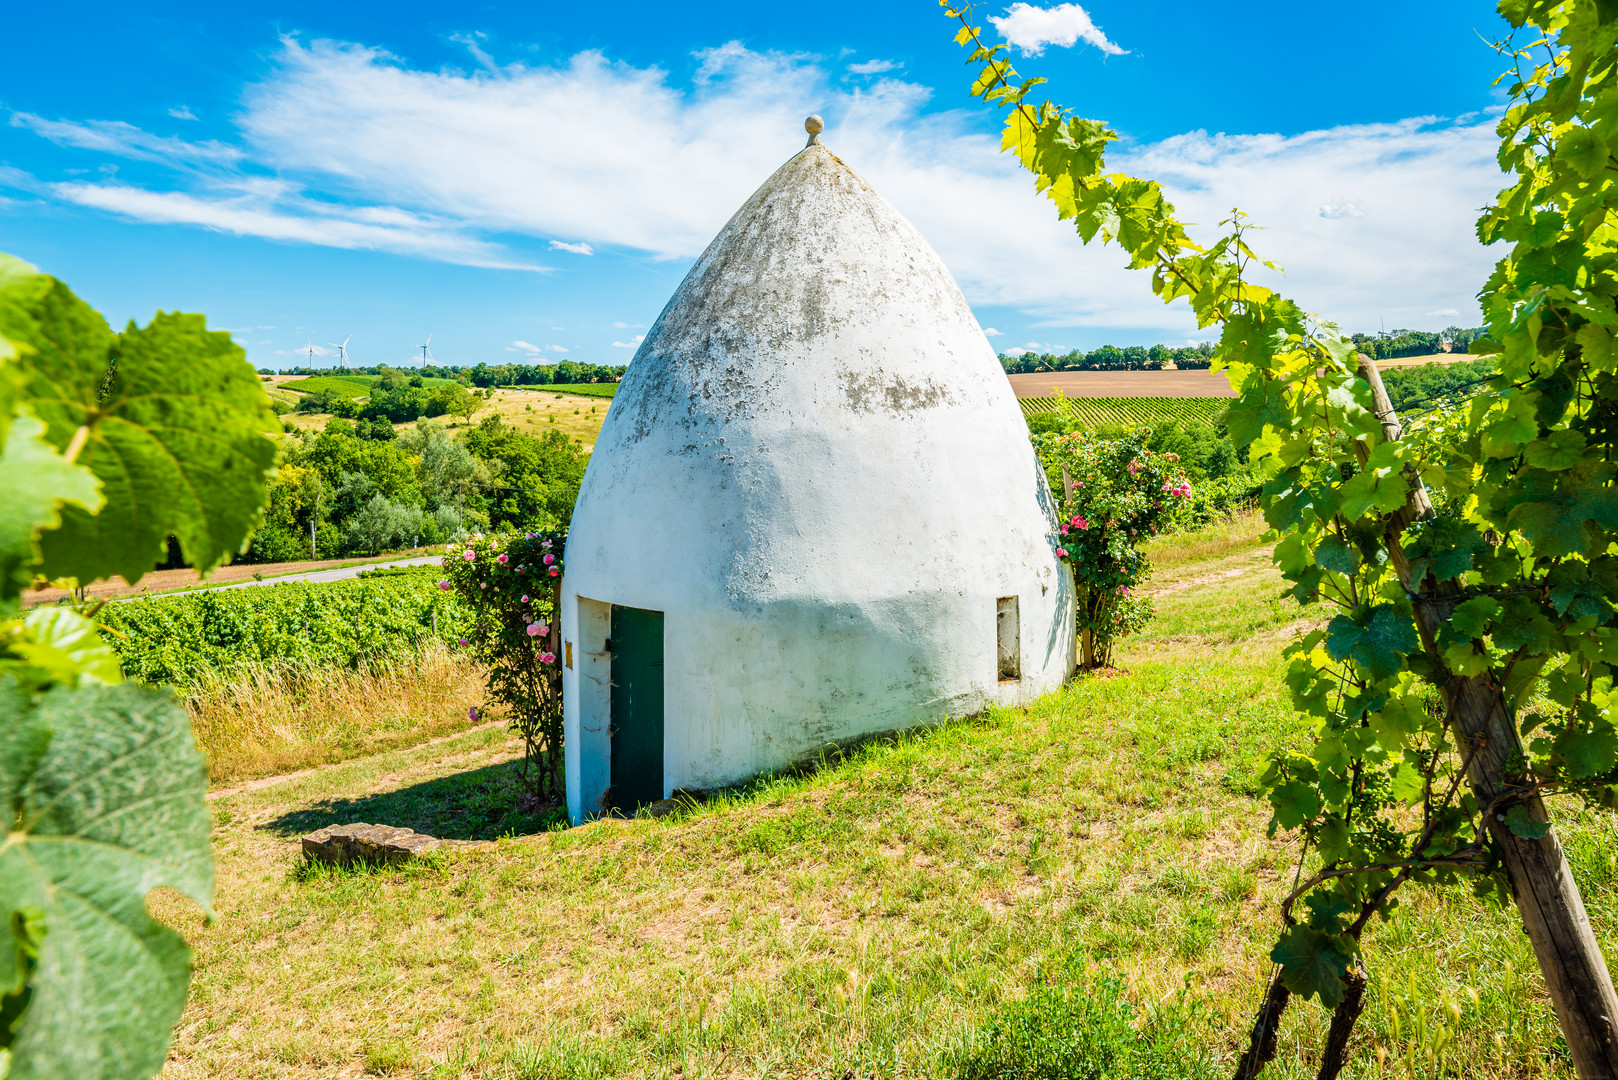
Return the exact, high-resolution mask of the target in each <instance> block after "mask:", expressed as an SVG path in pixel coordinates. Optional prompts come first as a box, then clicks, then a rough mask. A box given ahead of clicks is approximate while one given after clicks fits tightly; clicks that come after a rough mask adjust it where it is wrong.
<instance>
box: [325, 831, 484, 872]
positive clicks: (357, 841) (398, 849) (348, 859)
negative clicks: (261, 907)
mask: <svg viewBox="0 0 1618 1080" xmlns="http://www.w3.org/2000/svg"><path fill="white" fill-rule="evenodd" d="M493 849H494V844H493V842H492V841H488V840H440V839H439V838H438V837H436V836H428V835H427V834H426V833H419V832H416V831H414V830H413V829H401V828H397V827H396V826H393V825H368V824H366V823H365V822H363V821H357V822H355V823H354V824H352V825H328V826H326V827H325V828H324V829H316V830H315V831H314V832H312V833H310V834H309V835H308V836H305V837H304V838H303V853H304V854H305V855H307V856H308V857H309V858H311V859H322V860H325V861H326V862H334V863H338V864H340V865H346V864H348V863H353V862H387V863H402V862H406V861H408V860H410V859H413V858H415V857H416V856H418V855H425V854H427V853H428V852H431V851H490V850H493Z"/></svg>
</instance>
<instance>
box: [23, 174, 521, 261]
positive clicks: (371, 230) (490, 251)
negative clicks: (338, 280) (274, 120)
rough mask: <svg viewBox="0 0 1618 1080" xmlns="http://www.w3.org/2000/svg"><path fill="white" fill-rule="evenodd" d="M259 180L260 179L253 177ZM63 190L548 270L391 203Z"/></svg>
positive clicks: (157, 213) (149, 216) (223, 225)
mask: <svg viewBox="0 0 1618 1080" xmlns="http://www.w3.org/2000/svg"><path fill="white" fill-rule="evenodd" d="M255 186H256V185H255ZM49 190H50V191H51V192H52V193H53V194H55V195H56V197H57V198H59V199H62V200H63V201H65V202H70V203H76V204H78V205H80V206H89V207H94V208H96V209H98V210H105V211H109V212H111V213H115V214H119V215H121V216H124V217H128V218H133V219H135V220H137V221H145V222H154V223H159V224H171V225H196V226H200V227H202V228H206V229H213V230H215V231H218V232H228V233H235V234H236V235H238V236H259V237H264V238H265V239H269V240H282V241H291V242H295V243H305V244H320V245H323V246H325V247H336V248H363V249H371V250H377V251H394V252H399V253H401V254H408V255H425V256H427V257H428V258H435V259H439V260H442V261H444V262H452V263H461V264H463V265H467V266H484V267H493V268H499V269H505V270H543V269H545V268H544V267H539V266H534V265H531V264H527V263H523V262H520V261H516V260H513V259H511V258H510V257H509V256H507V255H505V254H504V253H503V252H502V250H501V249H500V248H499V247H498V246H496V245H494V244H490V243H486V242H483V241H480V240H476V239H472V238H470V237H468V236H465V235H463V234H462V233H461V232H459V231H458V230H456V229H455V228H454V227H453V226H445V225H442V224H439V223H436V222H433V221H431V220H429V219H425V218H421V217H417V216H415V215H412V214H409V213H406V212H404V211H397V210H392V209H391V208H386V207H358V208H352V207H345V206H340V205H335V204H329V203H324V204H321V203H315V202H313V201H312V200H306V199H299V198H294V197H288V196H287V195H285V193H275V194H277V195H279V196H280V197H278V198H277V197H274V195H271V194H267V193H265V192H262V191H253V190H246V191H243V192H241V193H239V194H237V195H235V196H231V197H226V198H218V197H215V198H204V197H199V196H196V195H191V194H187V193H185V192H178V191H151V190H148V189H146V188H141V187H134V186H132V185H128V184H113V183H108V184H92V183H86V182H83V181H73V182H69V183H60V184H51V185H49Z"/></svg>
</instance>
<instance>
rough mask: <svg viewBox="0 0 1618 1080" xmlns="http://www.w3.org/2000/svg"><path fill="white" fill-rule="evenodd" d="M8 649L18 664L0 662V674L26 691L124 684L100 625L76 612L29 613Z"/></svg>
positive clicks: (47, 610) (45, 610) (49, 609)
mask: <svg viewBox="0 0 1618 1080" xmlns="http://www.w3.org/2000/svg"><path fill="white" fill-rule="evenodd" d="M9 648H10V651H11V653H12V654H13V655H14V656H16V657H17V659H16V660H9V659H0V672H4V671H7V670H10V671H11V673H12V674H13V675H15V676H16V677H17V679H18V680H19V681H20V682H21V683H23V685H25V686H31V687H35V688H43V687H45V686H50V685H62V686H78V685H80V684H81V683H82V682H84V681H86V680H88V681H89V682H99V683H107V684H109V685H110V684H112V683H116V682H122V681H123V678H124V676H123V670H122V668H121V666H120V665H119V662H118V654H117V653H115V652H113V651H112V649H111V648H110V647H109V646H108V645H107V643H106V642H104V641H102V640H101V635H100V634H99V633H97V632H96V624H95V623H94V622H92V621H90V620H89V619H87V618H85V617H84V616H83V615H80V614H79V613H78V612H77V611H74V610H73V609H72V608H66V607H39V608H35V609H34V610H33V611H30V612H29V613H28V616H27V617H26V618H25V619H24V620H23V633H22V634H21V635H18V636H16V637H14V638H13V639H12V640H11V642H10V643H9Z"/></svg>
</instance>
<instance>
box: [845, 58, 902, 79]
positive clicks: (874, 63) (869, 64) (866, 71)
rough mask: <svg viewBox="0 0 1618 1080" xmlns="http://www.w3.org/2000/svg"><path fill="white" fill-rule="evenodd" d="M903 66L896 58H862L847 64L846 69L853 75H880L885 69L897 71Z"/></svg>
mask: <svg viewBox="0 0 1618 1080" xmlns="http://www.w3.org/2000/svg"><path fill="white" fill-rule="evenodd" d="M902 67H904V65H903V64H901V63H899V61H897V60H862V61H860V62H859V63H858V64H850V65H848V70H849V71H851V72H853V73H854V74H855V75H880V74H882V73H883V72H885V71H897V70H899V69H900V68H902Z"/></svg>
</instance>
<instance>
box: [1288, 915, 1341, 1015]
mask: <svg viewBox="0 0 1618 1080" xmlns="http://www.w3.org/2000/svg"><path fill="white" fill-rule="evenodd" d="M1270 959H1271V960H1273V961H1275V962H1276V963H1277V964H1280V965H1281V981H1282V982H1284V983H1285V984H1286V987H1287V989H1288V990H1291V991H1292V992H1293V993H1294V994H1298V995H1300V996H1302V997H1318V998H1319V999H1320V1003H1321V1004H1322V1005H1324V1006H1325V1007H1326V1008H1328V1009H1335V1008H1336V1007H1337V1003H1338V1002H1340V1001H1342V1000H1343V975H1344V974H1346V973H1347V971H1348V966H1349V964H1350V963H1352V962H1353V961H1352V959H1351V957H1350V956H1349V955H1348V954H1346V953H1344V952H1343V951H1342V950H1341V949H1339V948H1338V947H1337V943H1336V939H1335V938H1333V937H1331V936H1330V935H1327V934H1322V933H1321V932H1320V931H1318V930H1315V929H1312V928H1311V927H1308V926H1304V925H1302V924H1300V925H1297V926H1289V927H1287V929H1286V931H1285V932H1284V933H1282V935H1281V940H1279V941H1277V942H1276V943H1275V948H1273V949H1271V950H1270Z"/></svg>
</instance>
